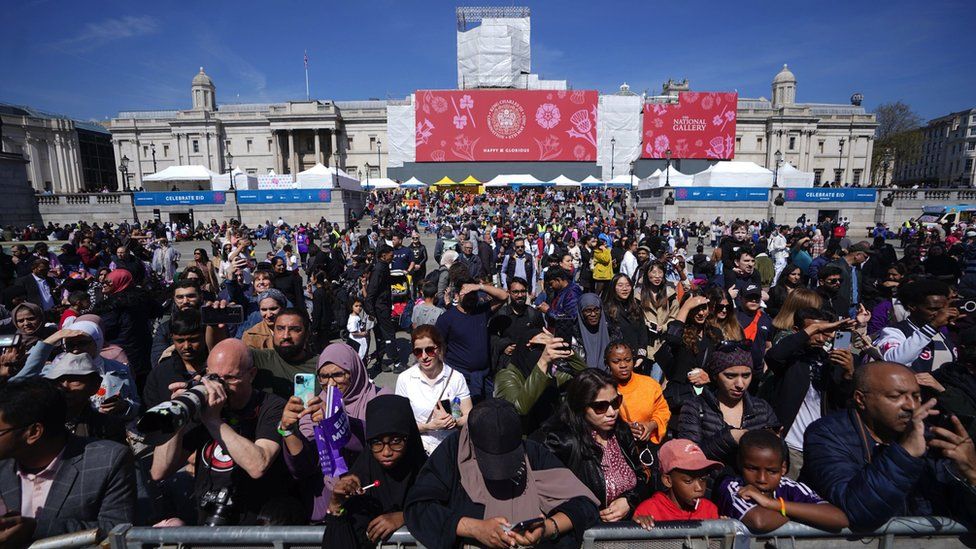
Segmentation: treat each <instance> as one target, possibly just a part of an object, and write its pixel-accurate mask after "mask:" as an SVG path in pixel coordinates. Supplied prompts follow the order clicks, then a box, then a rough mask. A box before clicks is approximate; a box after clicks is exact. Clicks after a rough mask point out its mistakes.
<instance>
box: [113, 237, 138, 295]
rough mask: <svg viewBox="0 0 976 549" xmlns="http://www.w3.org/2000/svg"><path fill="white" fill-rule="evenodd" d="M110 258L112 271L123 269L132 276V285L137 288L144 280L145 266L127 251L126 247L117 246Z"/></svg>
mask: <svg viewBox="0 0 976 549" xmlns="http://www.w3.org/2000/svg"><path fill="white" fill-rule="evenodd" d="M115 253H116V255H114V256H112V263H113V264H114V265H115V266H114V267H113V269H125V270H127V271H129V273H130V274H132V285H133V286H139V285H141V284H142V281H143V280H145V278H146V265H145V264H144V263H143V262H142V260H141V259H139V258H138V257H136V256H135V255H133V254H132V252H131V251H129V247H128V246H119V247H118V248H117V249H116V250H115Z"/></svg>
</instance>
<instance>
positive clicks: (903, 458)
mask: <svg viewBox="0 0 976 549" xmlns="http://www.w3.org/2000/svg"><path fill="white" fill-rule="evenodd" d="M860 423H861V420H860V417H859V416H858V415H857V413H856V412H855V411H854V410H844V411H840V412H837V413H834V414H831V415H829V416H827V417H824V418H822V419H819V420H817V421H815V422H814V423H813V424H812V425H810V426H809V427H808V428H807V430H806V433H805V435H804V437H803V471H802V472H801V474H800V481H801V482H804V483H806V484H807V485H808V486H810V487H811V488H813V490H814V491H816V492H817V493H818V494H820V495H822V496H823V497H824V498H825V499H826V500H828V501H829V502H830V503H833V504H834V505H836V506H837V507H839V508H840V509H841V510H843V511H844V514H846V515H847V518H848V520H850V522H851V529H855V530H857V529H860V530H873V529H876V528H878V527H879V526H881V525H882V524H884V523H885V522H887V521H888V520H889V519H891V518H892V517H897V516H920V515H939V516H953V517H954V518H956V519H957V520H962V522H965V523H967V524H968V523H971V518H972V513H971V509H973V506H972V504H973V501H974V500H976V494H974V493H973V490H972V489H971V488H968V486H967V485H966V484H965V483H964V482H961V481H960V480H957V479H956V478H954V476H953V473H951V472H950V467H953V466H952V465H951V463H950V462H949V461H947V460H945V459H936V458H934V457H930V456H929V455H926V456H923V457H921V458H916V457H912V456H911V455H909V453H908V452H906V451H905V450H904V449H903V448H902V447H901V446H900V445H898V444H890V445H884V444H879V443H877V442H875V441H874V439H873V438H872V437H871V436H870V435H868V434H867V430H866V428H865V430H864V433H865V435H866V437H862V436H861V432H862V431H861V427H860ZM952 470H953V471H954V468H953V469H952ZM955 475H958V473H955ZM960 478H962V477H961V476H960ZM967 515H968V516H967Z"/></svg>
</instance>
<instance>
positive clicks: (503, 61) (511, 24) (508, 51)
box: [457, 17, 531, 89]
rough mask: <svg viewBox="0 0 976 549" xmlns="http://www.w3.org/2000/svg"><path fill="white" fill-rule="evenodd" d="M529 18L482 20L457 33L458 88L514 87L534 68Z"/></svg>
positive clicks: (522, 81) (522, 82)
mask: <svg viewBox="0 0 976 549" xmlns="http://www.w3.org/2000/svg"><path fill="white" fill-rule="evenodd" d="M530 29H531V25H530V23H529V18H528V17H520V18H500V19H483V20H482V21H481V25H480V26H478V27H475V28H473V29H471V30H468V31H459V32H458V33H457V55H458V89H469V88H483V87H487V88H511V87H519V85H520V84H524V79H523V78H522V75H525V74H528V73H529V72H530V69H531V57H530V55H531V54H530V52H529V45H530V42H531V40H530Z"/></svg>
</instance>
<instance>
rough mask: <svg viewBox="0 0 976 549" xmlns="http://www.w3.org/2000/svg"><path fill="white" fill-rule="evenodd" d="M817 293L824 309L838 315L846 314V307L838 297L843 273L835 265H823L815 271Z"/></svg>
mask: <svg viewBox="0 0 976 549" xmlns="http://www.w3.org/2000/svg"><path fill="white" fill-rule="evenodd" d="M817 276H818V277H819V280H818V281H817V288H816V291H817V294H818V295H819V296H820V298H821V299H822V300H823V306H822V307H821V308H822V309H823V310H824V311H829V312H830V313H832V314H835V315H838V316H847V307H846V306H845V305H844V304H843V303H842V301H843V300H842V299H841V297H840V286H841V284H842V283H843V281H844V273H843V272H842V271H841V270H840V267H838V266H836V265H824V267H823V268H822V269H820V272H818V273H817Z"/></svg>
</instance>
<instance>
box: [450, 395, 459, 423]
mask: <svg viewBox="0 0 976 549" xmlns="http://www.w3.org/2000/svg"><path fill="white" fill-rule="evenodd" d="M451 417H453V418H454V419H461V399H460V397H454V398H453V399H451Z"/></svg>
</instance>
